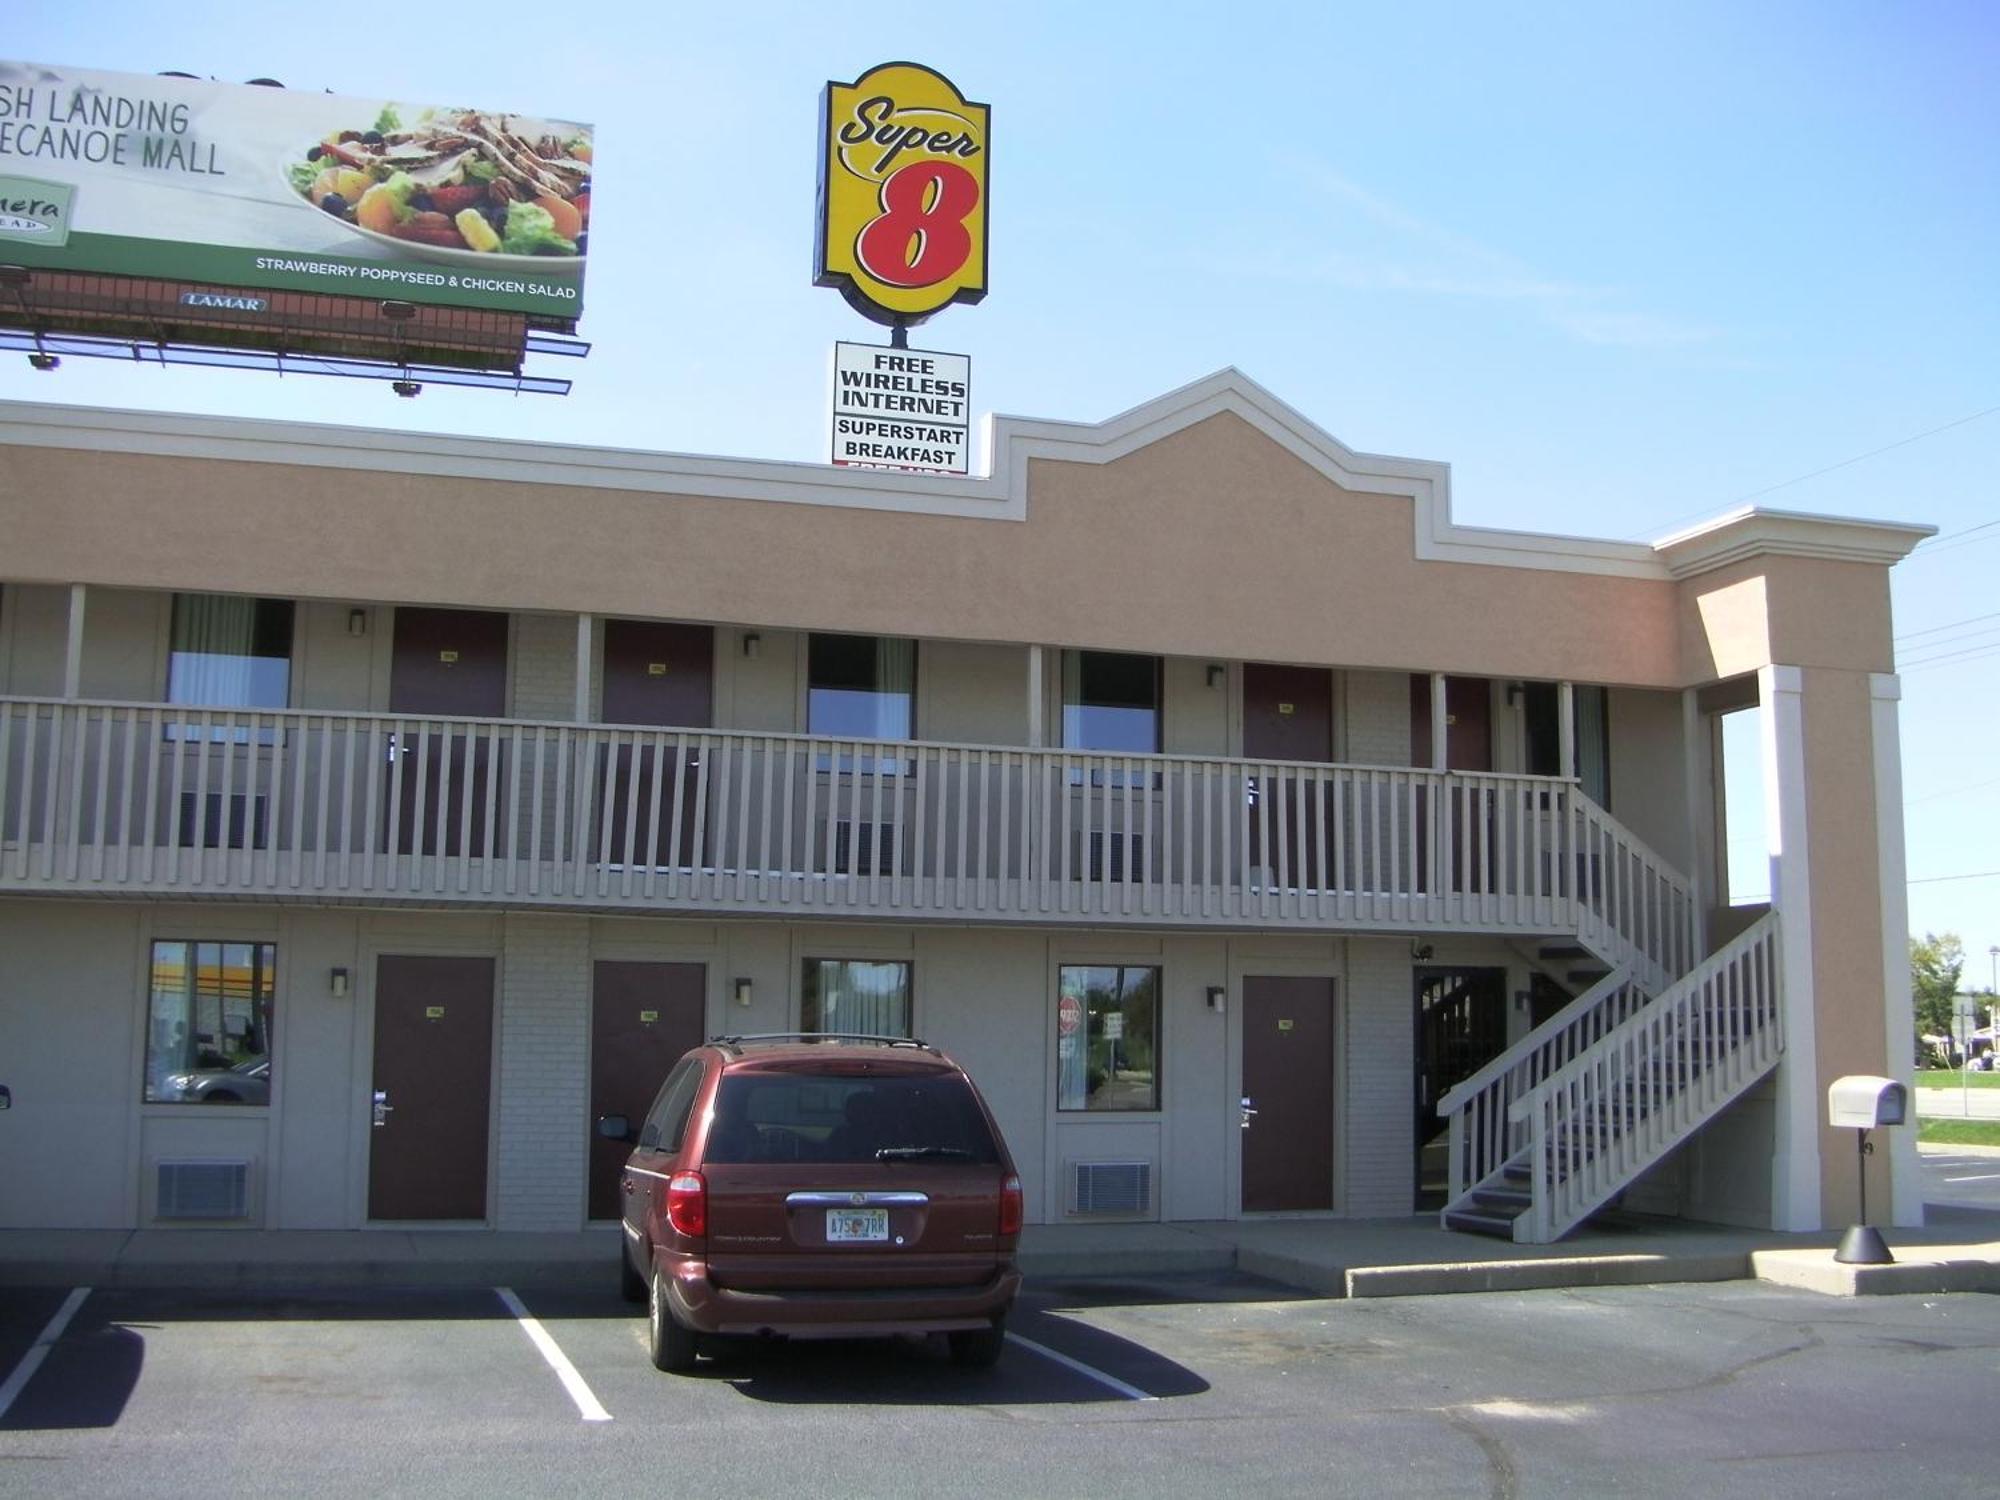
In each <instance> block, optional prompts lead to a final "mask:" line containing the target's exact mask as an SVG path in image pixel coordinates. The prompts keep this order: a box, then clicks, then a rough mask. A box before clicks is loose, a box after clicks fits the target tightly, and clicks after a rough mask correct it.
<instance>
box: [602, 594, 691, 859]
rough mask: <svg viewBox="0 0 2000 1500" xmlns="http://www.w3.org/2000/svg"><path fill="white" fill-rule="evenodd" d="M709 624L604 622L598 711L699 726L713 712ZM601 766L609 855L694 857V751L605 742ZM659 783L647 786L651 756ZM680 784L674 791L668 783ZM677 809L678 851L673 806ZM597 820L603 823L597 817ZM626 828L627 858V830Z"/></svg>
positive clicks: (611, 719)
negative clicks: (659, 751) (601, 695)
mask: <svg viewBox="0 0 2000 1500" xmlns="http://www.w3.org/2000/svg"><path fill="white" fill-rule="evenodd" d="M714 678H715V631H714V630H713V629H711V628H710V627H709V626H707V625H676V624H673V623H670V622H668V621H665V620H606V621H605V622H604V719H605V722H606V723H609V724H646V725H657V726H661V727H667V728H675V729H706V728H707V727H708V726H709V724H710V722H711V716H712V713H713V701H714ZM604 760H605V764H604V765H603V766H602V767H601V768H600V771H599V776H598V783H597V784H598V786H599V787H600V788H602V793H601V798H602V800H601V801H600V803H599V811H600V815H604V814H608V815H609V819H610V829H609V834H610V840H611V842H610V846H609V847H610V850H611V856H610V863H612V864H614V865H623V864H628V863H632V862H633V861H635V860H636V861H639V862H644V861H646V860H648V859H649V858H650V859H651V860H652V862H653V863H656V864H662V865H664V864H668V863H670V862H678V863H679V864H682V865H691V864H693V863H694V834H695V828H694V812H695V773H696V771H697V770H698V769H699V767H700V764H701V762H700V757H699V756H698V755H697V754H696V753H695V752H694V751H692V750H690V751H688V752H687V754H686V755H684V756H683V755H680V754H678V753H676V752H675V751H674V750H673V749H669V750H667V751H666V753H665V755H664V756H660V755H656V754H655V752H654V750H653V749H652V747H650V746H646V745H640V746H637V747H636V748H635V747H634V746H631V745H617V746H611V745H607V746H605V747H604ZM656 761H657V762H658V768H657V769H658V775H657V780H658V782H659V789H658V792H657V794H656V793H655V791H654V785H653V783H654V781H655V779H656V778H655V762H656ZM676 786H678V787H679V788H680V791H679V795H678V796H676V795H675V787H676ZM677 807H678V809H679V811H680V840H679V844H678V856H677V857H676V852H675V851H676V844H675V840H674V811H675V809H676V808H677ZM600 826H602V825H600ZM628 828H629V829H630V837H631V843H632V848H631V851H630V854H631V858H630V859H628V858H627V850H626V837H627V829H628Z"/></svg>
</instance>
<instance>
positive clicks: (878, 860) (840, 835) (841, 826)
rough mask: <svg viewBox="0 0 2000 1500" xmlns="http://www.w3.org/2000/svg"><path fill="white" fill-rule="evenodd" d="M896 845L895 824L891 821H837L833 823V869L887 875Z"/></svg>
mask: <svg viewBox="0 0 2000 1500" xmlns="http://www.w3.org/2000/svg"><path fill="white" fill-rule="evenodd" d="M895 848H896V825H895V824H893V823H848V822H840V823H836V824H834V825H833V873H834V874H836V875H846V874H850V873H852V874H855V875H887V874H889V873H890V857H891V855H892V854H893V853H894V851H895Z"/></svg>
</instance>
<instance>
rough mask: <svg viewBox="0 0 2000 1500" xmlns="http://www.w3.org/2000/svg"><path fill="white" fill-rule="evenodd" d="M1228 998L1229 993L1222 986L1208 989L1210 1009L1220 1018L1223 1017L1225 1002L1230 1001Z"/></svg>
mask: <svg viewBox="0 0 2000 1500" xmlns="http://www.w3.org/2000/svg"><path fill="white" fill-rule="evenodd" d="M1228 996H1229V991H1228V990H1226V989H1224V988H1223V987H1222V986H1221V985H1219V984H1211V985H1210V986H1209V987H1208V1008H1209V1009H1210V1010H1212V1011H1214V1012H1215V1013H1216V1014H1217V1015H1218V1016H1219V1015H1221V1014H1222V1006H1223V1002H1224V1001H1225V1000H1226V999H1228Z"/></svg>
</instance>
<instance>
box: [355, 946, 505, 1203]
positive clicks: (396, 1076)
mask: <svg viewBox="0 0 2000 1500" xmlns="http://www.w3.org/2000/svg"><path fill="white" fill-rule="evenodd" d="M492 1066H493V960H492V959H490V958H415V957H392V956H390V955H387V954H385V955H384V956H383V957H381V958H379V959H377V960H376V963H375V1071H374V1079H373V1088H374V1098H373V1100H372V1117H373V1123H372V1124H371V1126H370V1128H369V1131H368V1217H369V1218H371V1219H484V1218H485V1217H486V1141H487V1112H488V1106H489V1103H490V1101H491V1098H492Z"/></svg>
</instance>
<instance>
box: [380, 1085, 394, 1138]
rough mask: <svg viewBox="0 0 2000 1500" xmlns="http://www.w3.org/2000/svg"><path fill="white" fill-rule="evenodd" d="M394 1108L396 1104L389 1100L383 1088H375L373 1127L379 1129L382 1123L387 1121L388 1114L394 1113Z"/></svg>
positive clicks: (385, 1123) (384, 1123)
mask: <svg viewBox="0 0 2000 1500" xmlns="http://www.w3.org/2000/svg"><path fill="white" fill-rule="evenodd" d="M395 1110H396V1106H395V1105H393V1104H391V1103H390V1102H389V1095H388V1093H387V1091H386V1090H383V1089H377V1090H375V1128H376V1129H377V1130H380V1129H381V1128H382V1127H383V1126H384V1125H387V1124H388V1123H389V1116H390V1115H392V1114H394V1113H395Z"/></svg>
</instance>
